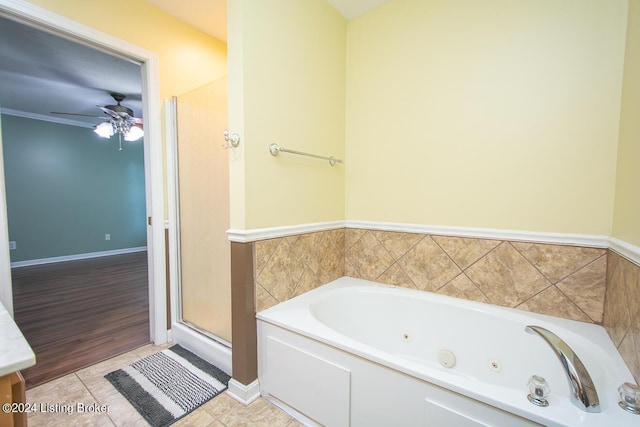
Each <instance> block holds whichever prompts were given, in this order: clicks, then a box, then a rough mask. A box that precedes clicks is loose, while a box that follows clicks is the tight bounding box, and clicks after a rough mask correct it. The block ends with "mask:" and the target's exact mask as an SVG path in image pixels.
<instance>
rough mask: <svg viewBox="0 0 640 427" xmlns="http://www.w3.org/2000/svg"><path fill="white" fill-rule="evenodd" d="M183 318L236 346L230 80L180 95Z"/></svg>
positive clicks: (181, 300)
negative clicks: (230, 236) (233, 338)
mask: <svg viewBox="0 0 640 427" xmlns="http://www.w3.org/2000/svg"><path fill="white" fill-rule="evenodd" d="M175 106H176V107H175V108H176V128H177V130H176V133H177V178H178V179H177V181H178V221H179V227H178V234H179V238H178V239H179V248H178V252H179V270H180V271H179V274H178V277H179V283H180V284H179V286H180V293H179V295H180V301H179V305H178V307H179V311H180V312H179V313H178V316H179V317H180V318H179V319H177V320H179V321H182V322H183V323H184V324H186V325H188V326H190V327H192V328H194V329H196V330H198V331H200V332H202V333H204V334H206V335H208V336H210V337H212V338H214V339H216V340H217V341H219V342H221V343H223V344H225V345H227V346H231V259H230V258H231V255H230V244H229V240H228V239H227V234H226V231H227V230H228V229H229V162H228V152H227V150H225V149H224V148H223V142H224V139H223V132H224V129H225V127H226V126H227V78H223V79H220V80H216V81H214V82H212V83H209V84H207V85H205V86H202V87H199V88H197V89H195V90H193V91H191V92H188V93H185V94H183V95H180V96H178V97H176V98H175Z"/></svg>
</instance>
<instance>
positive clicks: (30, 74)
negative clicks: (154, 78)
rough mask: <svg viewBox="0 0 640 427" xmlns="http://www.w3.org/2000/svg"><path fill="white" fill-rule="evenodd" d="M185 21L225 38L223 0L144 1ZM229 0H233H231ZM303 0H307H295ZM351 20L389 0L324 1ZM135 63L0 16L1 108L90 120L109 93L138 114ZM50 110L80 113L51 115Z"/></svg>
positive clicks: (109, 100)
mask: <svg viewBox="0 0 640 427" xmlns="http://www.w3.org/2000/svg"><path fill="white" fill-rule="evenodd" d="M147 1H148V2H149V3H151V4H153V5H155V6H157V7H159V8H161V9H163V10H164V11H166V12H167V13H169V14H171V15H174V16H176V17H177V18H179V19H181V20H183V21H185V22H186V23H188V24H190V25H192V26H194V27H196V28H198V29H200V30H202V31H203V32H205V33H207V34H210V35H212V36H213V37H216V38H218V39H221V40H226V31H227V24H226V14H227V10H226V9H227V7H226V6H227V0H182V1H177V0H147ZM231 1H233V0H231ZM297 1H306V0H297ZM326 1H327V2H328V3H330V4H331V5H333V7H335V8H336V10H338V11H339V12H340V13H341V14H342V15H343V16H344V17H345V18H347V19H352V18H354V17H357V16H359V15H362V14H364V13H366V12H368V11H370V10H373V9H375V8H377V7H379V6H381V5H383V4H385V3H388V2H389V1H391V0H326ZM141 87H142V85H141V72H140V67H139V64H135V63H132V62H130V61H128V60H124V59H122V58H118V57H115V56H113V55H111V54H107V53H104V52H101V51H99V50H96V49H93V48H90V47H87V46H85V45H82V44H79V43H75V42H72V41H70V40H67V39H65V38H62V37H58V36H55V35H53V34H51V33H48V32H44V31H41V30H39V29H35V28H32V27H30V26H27V25H25V24H22V23H18V22H15V21H11V20H9V19H7V18H4V17H2V16H0V108H2V110H3V112H5V113H13V114H19V115H27V116H31V117H35V118H41V119H53V120H55V121H62V122H64V121H66V122H67V123H69V124H83V125H85V126H92V125H95V124H96V123H97V122H98V121H100V118H103V117H106V116H104V113H102V112H101V110H100V109H98V108H97V107H96V106H97V105H101V106H103V105H107V104H113V103H114V101H113V99H112V98H111V96H110V95H109V94H110V93H111V92H118V93H122V94H124V95H126V96H127V99H125V101H124V102H123V105H125V106H127V107H129V108H132V109H133V110H134V114H135V116H136V117H141V114H142V111H141V96H142V94H141V92H142V89H141ZM52 111H57V112H68V113H78V114H85V115H89V116H93V117H84V116H75V115H74V116H61V115H52V114H51V112H52Z"/></svg>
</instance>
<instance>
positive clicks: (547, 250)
mask: <svg viewBox="0 0 640 427" xmlns="http://www.w3.org/2000/svg"><path fill="white" fill-rule="evenodd" d="M511 244H512V245H513V246H514V247H515V248H516V249H517V250H518V251H520V253H521V254H522V255H523V256H524V257H525V258H526V259H527V260H528V261H529V262H530V263H531V264H532V265H533V266H534V267H536V268H537V269H538V270H539V271H540V272H541V273H542V274H544V275H545V277H546V278H547V279H549V281H550V282H551V283H554V284H555V283H558V282H559V281H560V280H562V279H564V278H565V277H567V276H569V275H570V274H572V273H573V272H575V271H576V270H579V269H580V268H582V267H584V266H585V265H587V264H589V263H591V262H593V261H594V260H596V259H597V258H599V257H601V256H602V255H604V254H605V253H606V252H607V251H606V250H605V249H598V248H584V247H577V246H562V245H546V244H541V243H521V242H512V243H511Z"/></svg>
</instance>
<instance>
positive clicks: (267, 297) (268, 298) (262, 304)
mask: <svg viewBox="0 0 640 427" xmlns="http://www.w3.org/2000/svg"><path fill="white" fill-rule="evenodd" d="M279 302H282V301H278V300H277V299H275V298H274V297H273V295H271V294H270V293H269V292H267V290H266V289H265V288H263V287H262V285H261V284H260V283H256V312H260V311H262V310H266V309H267V308H269V307H273V306H274V305H276V304H278V303H279Z"/></svg>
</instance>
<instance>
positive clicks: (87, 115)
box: [50, 111, 104, 119]
mask: <svg viewBox="0 0 640 427" xmlns="http://www.w3.org/2000/svg"><path fill="white" fill-rule="evenodd" d="M50 114H60V115H64V116H82V117H96V118H98V119H104V116H94V115H93V114H76V113H62V112H60V111H51V112H50Z"/></svg>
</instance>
